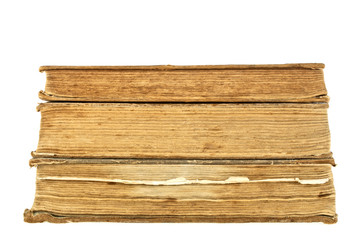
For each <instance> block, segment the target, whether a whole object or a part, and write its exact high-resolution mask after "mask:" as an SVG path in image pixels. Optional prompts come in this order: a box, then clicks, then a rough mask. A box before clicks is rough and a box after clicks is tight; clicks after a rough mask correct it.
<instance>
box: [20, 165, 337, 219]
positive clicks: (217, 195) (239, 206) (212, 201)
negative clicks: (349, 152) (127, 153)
mask: <svg viewBox="0 0 360 240" xmlns="http://www.w3.org/2000/svg"><path fill="white" fill-rule="evenodd" d="M30 164H32V165H37V179H36V196H35V200H34V204H33V206H32V208H31V210H28V209H27V210H25V213H24V220H25V221H26V222H44V221H48V222H53V223H66V222H88V221H104V222H324V223H335V222H336V221H337V215H336V211H335V191H334V186H333V177H332V172H331V167H332V166H331V165H330V164H319V163H301V162H296V161H290V160H289V161H288V162H286V161H277V160H274V161H270V160H264V161H260V160H259V161H256V160H252V161H246V160H244V161H226V160H224V161H221V160H218V161H206V160H203V161H199V160H197V161H190V160H189V161H176V160H174V161H172V160H168V161H165V160H164V161H161V160H158V161H157V160H111V159H108V160H105V159H99V160H85V159H84V160H81V159H78V160H76V159H68V160H67V159H58V160H51V159H41V160H39V159H34V160H32V161H31V162H30Z"/></svg>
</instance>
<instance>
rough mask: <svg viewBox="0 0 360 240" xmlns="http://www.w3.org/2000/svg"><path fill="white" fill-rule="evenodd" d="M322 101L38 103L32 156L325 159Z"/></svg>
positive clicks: (327, 138)
mask: <svg viewBox="0 0 360 240" xmlns="http://www.w3.org/2000/svg"><path fill="white" fill-rule="evenodd" d="M327 107H328V105H327V104H326V103H321V104H319V103H318V104H292V103H283V104H275V103H273V104H241V103H240V104H139V103H43V104H40V105H39V107H38V110H39V111H40V112H41V114H42V118H41V129H40V138H39V144H38V148H37V150H36V151H35V152H33V156H34V157H59V158H148V159H323V158H328V159H331V152H330V134H329V128H328V120H327Z"/></svg>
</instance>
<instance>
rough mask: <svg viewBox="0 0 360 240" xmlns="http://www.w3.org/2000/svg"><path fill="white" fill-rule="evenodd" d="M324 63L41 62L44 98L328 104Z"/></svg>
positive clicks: (111, 100) (98, 100) (50, 99)
mask: <svg viewBox="0 0 360 240" xmlns="http://www.w3.org/2000/svg"><path fill="white" fill-rule="evenodd" d="M323 68H324V64H320V63H307V64H277V65H202V66H201V65H198V66H172V65H164V66H42V67H40V72H45V73H46V86H45V91H40V93H39V97H40V98H41V99H42V100H45V101H84V102H281V103H286V102H292V103H296V102H299V103H306V102H328V101H329V98H328V96H327V91H326V87H325V83H324V75H323Z"/></svg>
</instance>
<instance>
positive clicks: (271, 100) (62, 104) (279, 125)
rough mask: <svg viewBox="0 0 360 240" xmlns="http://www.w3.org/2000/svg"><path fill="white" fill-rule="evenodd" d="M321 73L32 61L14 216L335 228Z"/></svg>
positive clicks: (288, 67)
mask: <svg viewBox="0 0 360 240" xmlns="http://www.w3.org/2000/svg"><path fill="white" fill-rule="evenodd" d="M323 68H324V65H323V64H283V65H222V66H86V67H79V66H78V67H76V66H44V67H41V68H40V71H41V72H46V76H47V81H46V86H45V91H41V92H40V94H39V96H40V98H41V99H42V100H45V101H47V102H45V103H41V104H40V105H39V106H38V108H37V110H38V111H40V112H41V117H42V118H41V129H40V138H39V143H38V147H37V150H36V151H34V152H33V154H32V155H33V158H32V159H31V160H30V165H31V166H36V167H37V177H36V196H35V200H34V204H33V206H32V208H31V210H25V213H24V217H25V221H27V222H43V221H48V222H54V223H63V222H80V221H81V222H83V221H114V222H314V221H315V222H324V223H335V222H336V220H337V216H336V212H335V192H334V186H333V177H332V166H333V165H334V160H333V158H332V153H331V152H330V133H329V127H328V119H327V108H328V100H329V98H328V96H327V91H326V88H325V84H324V77H323Z"/></svg>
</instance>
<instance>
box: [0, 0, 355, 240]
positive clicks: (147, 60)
mask: <svg viewBox="0 0 360 240" xmlns="http://www.w3.org/2000/svg"><path fill="white" fill-rule="evenodd" d="M358 3H359V1H347V0H342V1H331V0H328V1H316V0H312V1H306V0H302V1H256V0H253V1H225V0H224V1H195V0H193V1H185V0H182V1H130V0H129V1H98V2H96V1H75V0H73V1H58V2H55V1H15V0H14V1H4V0H3V1H1V3H0V26H1V29H0V35H1V36H0V43H1V44H0V60H1V65H0V66H1V70H0V78H1V88H0V91H1V93H0V96H1V118H0V120H1V124H0V127H1V132H0V134H1V144H0V147H1V149H0V150H1V165H0V167H1V168H2V171H1V174H0V177H1V188H0V201H1V212H0V214H1V215H0V221H1V224H0V234H1V235H3V236H0V238H1V239H6V238H5V236H6V235H7V236H8V238H11V239H14V238H19V239H20V237H22V238H26V239H35V238H36V239H72V238H84V239H102V238H105V237H106V238H114V239H115V238H117V239H120V238H125V239H129V238H134V239H140V238H141V239H143V238H150V239H152V238H154V239H155V238H156V239H192V238H196V239H205V238H206V239H260V238H262V239H264V238H268V239H277V240H279V239H315V238H316V239H339V238H344V237H345V236H348V237H349V239H360V234H359V227H360V224H359V220H358V217H359V214H360V212H359V203H358V202H359V201H358V199H359V188H360V187H359V178H360V176H359V171H360V165H359V162H360V159H359V152H358V151H359V148H360V146H359V143H360V141H359V136H360V135H359V134H360V132H359V127H358V126H359V120H360V118H359V97H358V94H359V82H360V79H359V56H360V51H359V44H360V37H359V25H360V17H359V16H360V13H359V12H360V7H359V6H358ZM306 62H321V63H325V64H326V68H325V81H326V85H327V88H328V92H329V95H330V97H331V101H330V109H329V121H330V130H331V134H332V151H333V152H334V157H335V160H336V162H337V164H338V166H337V167H336V168H335V169H334V175H335V187H336V191H337V212H338V214H339V222H338V223H337V224H335V225H325V224H321V223H311V224H309V223H307V224H306V223H298V224H284V223H283V224H281V223H277V224H274V223H271V224H269V223H257V224H124V223H75V224H60V225H56V224H49V223H43V224H28V223H24V222H23V217H22V214H23V211H24V209H25V208H30V207H31V205H32V202H33V197H34V193H35V169H30V168H29V167H28V160H29V159H30V152H31V151H32V150H35V149H36V145H37V140H38V132H39V124H40V114H39V113H37V112H36V111H35V107H36V105H37V103H38V102H39V100H38V98H37V93H38V91H39V90H40V89H43V88H44V85H45V75H44V74H41V73H39V72H38V68H39V66H41V65H153V64H156V65H158V64H181V65H191V64H270V63H306Z"/></svg>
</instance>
